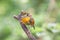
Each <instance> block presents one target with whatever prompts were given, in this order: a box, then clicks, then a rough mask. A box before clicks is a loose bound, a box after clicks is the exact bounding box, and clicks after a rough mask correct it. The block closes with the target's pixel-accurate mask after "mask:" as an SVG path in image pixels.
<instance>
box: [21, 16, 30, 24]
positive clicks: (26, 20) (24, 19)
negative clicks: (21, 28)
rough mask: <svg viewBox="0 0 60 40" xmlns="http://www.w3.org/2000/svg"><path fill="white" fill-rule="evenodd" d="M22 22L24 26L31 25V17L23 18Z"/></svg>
mask: <svg viewBox="0 0 60 40" xmlns="http://www.w3.org/2000/svg"><path fill="white" fill-rule="evenodd" d="M21 21H22V22H23V23H24V24H27V23H29V21H30V17H23V18H22V19H21Z"/></svg>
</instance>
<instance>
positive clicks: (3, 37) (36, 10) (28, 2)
mask: <svg viewBox="0 0 60 40" xmlns="http://www.w3.org/2000/svg"><path fill="white" fill-rule="evenodd" d="M49 2H50V1H49V0H25V1H24V0H0V40H28V37H27V35H26V34H25V32H24V31H23V30H22V28H21V26H20V24H19V22H18V21H17V20H15V19H14V18H13V15H18V14H19V13H20V12H21V10H25V11H27V12H29V13H31V14H32V15H33V17H34V19H35V30H34V29H33V28H32V27H29V26H28V28H29V30H30V31H31V33H32V34H33V35H34V36H35V37H37V36H38V35H42V36H44V37H43V39H44V38H45V37H46V36H49V37H50V38H51V39H52V40H60V31H59V30H60V0H56V3H57V7H58V8H57V9H59V10H58V13H57V15H56V26H51V25H49V26H48V24H49V23H48V24H47V23H45V21H46V20H45V16H48V15H47V14H46V13H47V12H46V11H47V9H48V5H49ZM54 12H55V11H54ZM54 30H55V31H54ZM38 33H39V34H38ZM44 33H45V34H44ZM36 34H38V35H36ZM42 36H39V37H42ZM39 37H37V38H39ZM47 39H48V38H47Z"/></svg>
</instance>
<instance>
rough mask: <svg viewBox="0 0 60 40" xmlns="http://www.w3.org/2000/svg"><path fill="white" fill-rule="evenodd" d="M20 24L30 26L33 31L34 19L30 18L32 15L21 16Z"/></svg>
mask: <svg viewBox="0 0 60 40" xmlns="http://www.w3.org/2000/svg"><path fill="white" fill-rule="evenodd" d="M21 22H22V23H24V24H27V25H31V26H32V27H33V28H34V29H35V27H34V19H33V18H32V15H31V14H29V13H25V14H24V15H22V17H21Z"/></svg>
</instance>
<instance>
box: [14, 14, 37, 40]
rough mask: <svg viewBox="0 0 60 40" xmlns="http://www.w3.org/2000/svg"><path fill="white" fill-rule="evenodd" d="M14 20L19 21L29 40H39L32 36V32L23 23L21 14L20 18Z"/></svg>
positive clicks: (16, 17)
mask: <svg viewBox="0 0 60 40" xmlns="http://www.w3.org/2000/svg"><path fill="white" fill-rule="evenodd" d="M14 18H15V19H17V20H18V21H19V22H20V25H21V27H22V29H23V30H24V32H25V33H26V35H27V36H28V38H29V39H30V40H37V39H36V38H35V37H34V36H33V35H32V34H31V32H30V30H29V29H28V28H27V27H26V25H25V24H23V23H22V22H21V14H19V15H18V16H14Z"/></svg>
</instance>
